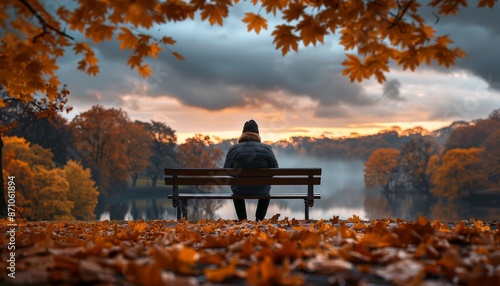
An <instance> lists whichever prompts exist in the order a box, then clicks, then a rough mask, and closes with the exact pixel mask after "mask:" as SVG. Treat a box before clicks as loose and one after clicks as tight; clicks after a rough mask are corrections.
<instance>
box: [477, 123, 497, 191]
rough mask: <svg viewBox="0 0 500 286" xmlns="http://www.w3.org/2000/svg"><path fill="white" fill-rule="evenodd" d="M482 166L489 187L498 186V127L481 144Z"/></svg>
mask: <svg viewBox="0 0 500 286" xmlns="http://www.w3.org/2000/svg"><path fill="white" fill-rule="evenodd" d="M483 148H484V152H483V156H482V160H481V161H482V164H481V165H482V166H483V167H484V170H485V172H486V176H487V180H488V182H489V185H490V186H491V187H500V129H499V130H496V131H493V132H492V133H491V135H490V136H488V139H486V141H485V142H484V144H483Z"/></svg>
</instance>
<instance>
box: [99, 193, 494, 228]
mask: <svg viewBox="0 0 500 286" xmlns="http://www.w3.org/2000/svg"><path fill="white" fill-rule="evenodd" d="M364 191H365V195H364V197H363V199H362V200H360V201H358V202H356V201H353V200H352V199H353V197H349V196H346V197H343V198H339V201H340V202H349V203H346V204H342V203H335V204H334V203H332V204H331V205H326V204H321V203H320V201H321V200H319V201H317V202H316V205H315V206H314V207H313V208H311V209H310V218H311V219H330V218H332V217H333V216H339V217H340V219H347V218H349V217H351V216H352V215H356V216H359V217H360V218H361V219H364V220H373V219H382V218H401V219H407V220H412V219H416V218H417V217H418V216H419V215H423V216H426V217H428V218H430V219H433V220H434V219H437V220H440V221H446V222H452V221H459V220H463V219H470V218H474V219H478V220H482V221H485V222H489V221H493V220H496V221H498V220H500V208H499V207H498V206H497V205H491V204H488V202H484V201H483V202H481V201H468V200H457V201H446V200H437V199H435V198H432V197H427V196H425V195H418V194H386V193H381V192H380V191H368V190H364ZM195 205H196V203H195V202H194V200H193V201H190V204H189V207H190V209H189V212H188V214H189V215H190V217H189V219H194V218H193V217H191V216H192V215H193V213H197V211H194V209H193V208H194V207H195ZM256 206H257V201H256V200H247V212H248V217H249V219H251V218H253V216H254V213H255V208H256ZM124 207H125V209H126V212H124V211H123V213H124V215H123V216H122V217H121V218H120V219H124V220H155V219H162V220H168V219H174V220H175V219H176V216H177V214H176V209H175V208H173V207H172V202H171V200H167V199H134V200H131V201H128V202H126V204H125V205H123V204H122V205H121V206H120V208H121V209H123V208H124ZM198 208H200V205H198ZM278 213H279V214H280V217H281V218H284V217H288V218H297V219H303V218H304V203H303V201H302V200H274V201H271V204H270V206H269V209H268V212H267V217H271V216H273V215H275V214H278ZM205 216H206V215H205ZM98 217H100V219H101V220H103V219H110V212H109V210H108V209H105V210H103V212H102V213H101V214H100V215H99V216H98ZM211 217H212V218H215V219H217V218H224V219H236V214H235V211H234V206H233V204H232V202H231V201H230V200H223V201H220V202H219V207H218V208H217V209H216V210H215V211H214V213H213V214H212V216H211Z"/></svg>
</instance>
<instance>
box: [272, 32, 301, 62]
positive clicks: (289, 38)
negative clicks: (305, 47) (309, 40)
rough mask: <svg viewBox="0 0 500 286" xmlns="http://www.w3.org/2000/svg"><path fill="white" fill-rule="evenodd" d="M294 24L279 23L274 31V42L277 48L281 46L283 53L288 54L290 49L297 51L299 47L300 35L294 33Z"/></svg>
mask: <svg viewBox="0 0 500 286" xmlns="http://www.w3.org/2000/svg"><path fill="white" fill-rule="evenodd" d="M293 28H294V27H293V26H290V25H285V24H283V25H278V26H276V28H275V29H274V31H273V32H272V34H271V35H272V36H274V40H273V43H275V44H276V49H279V48H281V54H282V55H283V56H284V55H286V54H287V53H288V52H289V51H290V49H292V50H294V51H297V50H298V48H299V44H298V41H299V40H300V38H299V37H297V36H296V35H294V34H293V32H292V30H293Z"/></svg>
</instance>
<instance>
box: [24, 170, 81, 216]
mask: <svg viewBox="0 0 500 286" xmlns="http://www.w3.org/2000/svg"><path fill="white" fill-rule="evenodd" d="M33 171H34V174H35V178H36V180H35V188H36V190H37V191H36V193H35V194H34V196H33V204H34V205H35V206H36V207H35V208H34V210H33V217H34V218H36V219H38V220H72V219H75V218H74V217H73V215H72V214H71V210H72V209H73V206H74V204H73V202H72V201H71V200H70V199H69V184H68V181H66V175H65V173H64V171H63V170H61V169H59V168H56V169H52V170H47V169H44V168H42V167H40V166H36V167H34V168H33Z"/></svg>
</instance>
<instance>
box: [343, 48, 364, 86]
mask: <svg viewBox="0 0 500 286" xmlns="http://www.w3.org/2000/svg"><path fill="white" fill-rule="evenodd" d="M346 56H347V59H345V60H344V61H343V62H342V65H343V66H344V67H345V68H344V70H343V71H342V75H347V76H349V79H350V80H351V81H354V80H357V81H359V82H361V81H362V80H363V78H364V77H366V76H365V70H364V69H363V64H362V63H361V61H360V60H359V58H358V57H357V56H355V55H352V54H346Z"/></svg>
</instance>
